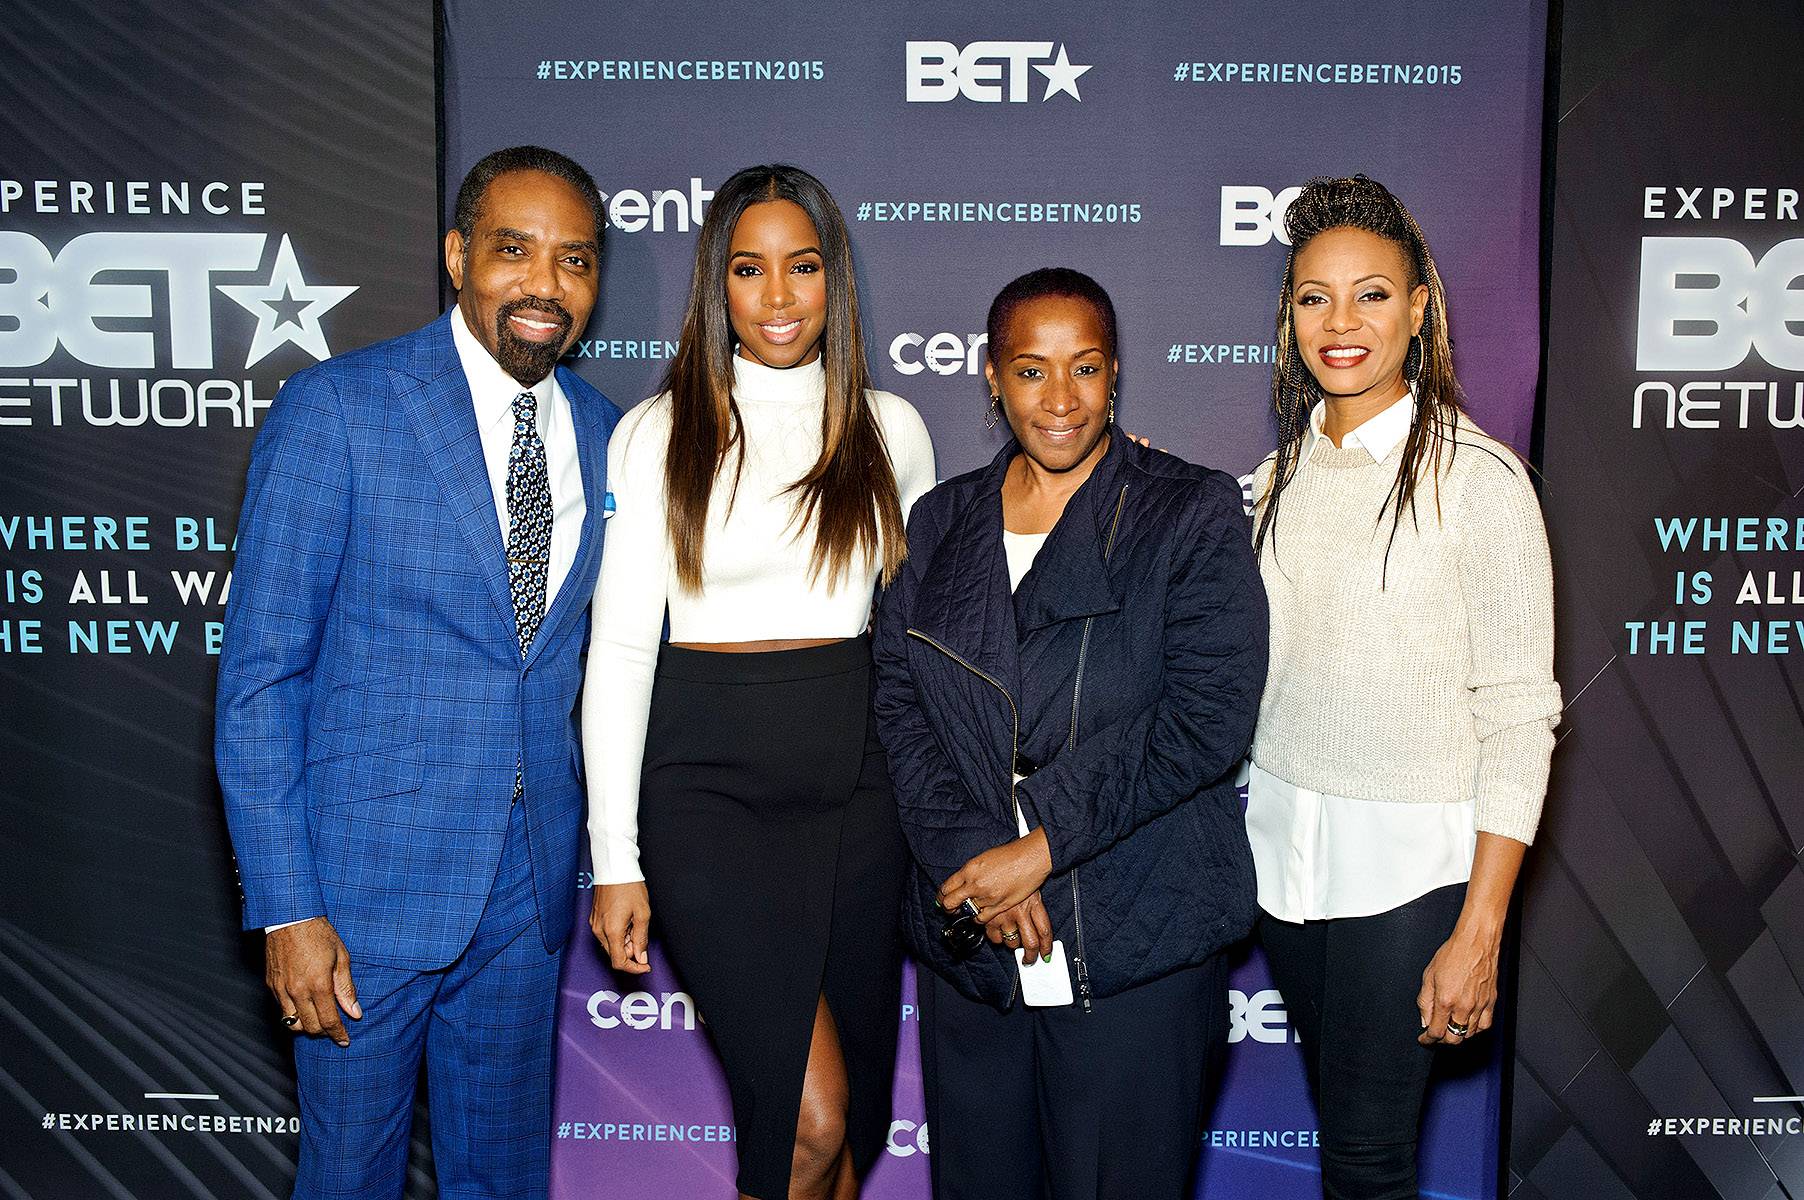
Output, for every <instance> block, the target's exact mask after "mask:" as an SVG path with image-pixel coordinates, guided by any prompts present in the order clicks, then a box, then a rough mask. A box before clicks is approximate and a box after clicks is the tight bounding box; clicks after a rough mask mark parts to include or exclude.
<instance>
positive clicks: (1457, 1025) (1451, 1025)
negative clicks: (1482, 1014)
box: [1447, 1018, 1472, 1037]
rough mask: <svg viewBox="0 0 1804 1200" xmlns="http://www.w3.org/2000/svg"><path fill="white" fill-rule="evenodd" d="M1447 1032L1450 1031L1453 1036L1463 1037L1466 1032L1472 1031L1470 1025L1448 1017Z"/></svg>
mask: <svg viewBox="0 0 1804 1200" xmlns="http://www.w3.org/2000/svg"><path fill="white" fill-rule="evenodd" d="M1447 1032H1448V1033H1451V1034H1452V1035H1453V1036H1454V1037H1465V1036H1466V1035H1467V1034H1468V1033H1471V1032H1472V1026H1470V1025H1466V1024H1463V1023H1461V1022H1459V1021H1455V1020H1452V1019H1451V1018H1449V1019H1448V1021H1447Z"/></svg>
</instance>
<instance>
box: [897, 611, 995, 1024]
mask: <svg viewBox="0 0 1804 1200" xmlns="http://www.w3.org/2000/svg"><path fill="white" fill-rule="evenodd" d="M908 636H909V637H912V638H919V639H920V640H921V641H923V642H926V643H927V644H928V645H929V646H932V647H933V648H934V649H935V650H938V651H939V652H940V653H941V654H944V655H945V656H946V657H947V658H949V659H951V660H952V661H953V662H955V663H957V664H958V665H959V666H961V667H963V668H964V669H965V670H967V671H969V672H971V674H973V675H975V676H977V677H978V678H979V679H981V680H983V681H984V682H985V683H987V684H989V685H990V686H991V687H993V688H995V689H996V690H997V691H999V692H1001V693H1002V698H1003V699H1004V700H1007V701H1008V710H1009V713H1010V714H1011V715H1012V717H1013V724H1014V728H1013V730H1012V731H1011V732H1010V735H1009V736H1010V739H1011V741H1010V745H1009V755H1008V798H1009V807H1010V808H1014V807H1015V806H1016V800H1015V760H1016V758H1017V757H1019V754H1020V750H1021V710H1020V709H1019V708H1017V707H1015V698H1014V697H1013V696H1011V695H1009V694H1008V689H1007V688H1005V687H1003V686H1002V684H1001V682H1000V681H999V680H997V679H996V677H995V676H993V675H991V674H989V673H988V672H985V671H980V670H978V669H977V668H976V667H975V666H973V665H971V664H970V663H968V662H966V661H965V660H964V659H963V658H961V657H959V656H958V655H957V654H955V653H953V652H952V651H951V650H948V649H947V648H946V647H945V646H944V645H942V644H940V643H939V642H937V641H935V640H934V639H933V638H931V637H929V636H927V635H926V634H924V633H922V632H921V631H920V630H918V629H910V630H909V631H908ZM1020 984H1021V973H1020V972H1019V971H1011V972H1010V973H1009V988H1008V1001H1007V1004H1005V1005H1004V1007H1010V1006H1013V1004H1014V1003H1015V989H1016V988H1017V987H1019V986H1020Z"/></svg>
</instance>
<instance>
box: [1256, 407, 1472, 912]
mask: <svg viewBox="0 0 1804 1200" xmlns="http://www.w3.org/2000/svg"><path fill="white" fill-rule="evenodd" d="M1414 413H1415V393H1414V392H1406V393H1405V394H1404V395H1403V396H1401V397H1399V398H1398V399H1397V401H1396V402H1395V403H1393V404H1391V405H1390V406H1389V407H1387V408H1385V409H1384V410H1383V411H1382V412H1379V413H1377V414H1375V415H1374V416H1372V417H1370V418H1368V419H1367V420H1365V421H1364V422H1362V423H1361V424H1360V425H1359V426H1358V427H1356V428H1354V429H1352V430H1350V431H1349V432H1348V433H1347V434H1346V435H1345V436H1344V437H1342V438H1341V448H1342V449H1343V450H1345V449H1348V448H1350V447H1354V446H1357V447H1358V448H1359V449H1361V450H1364V451H1365V452H1366V453H1367V454H1369V455H1371V456H1372V461H1373V462H1383V461H1384V459H1385V456H1386V455H1388V454H1390V452H1391V451H1392V450H1394V449H1396V448H1397V444H1398V443H1399V442H1401V441H1402V440H1403V439H1404V438H1405V437H1407V436H1409V424H1410V419H1411V418H1412V416H1413V415H1414ZM1323 416H1324V406H1323V405H1322V404H1321V403H1317V404H1316V406H1315V408H1314V409H1313V410H1312V411H1311V412H1310V414H1309V432H1308V433H1307V434H1306V435H1304V441H1303V450H1302V454H1301V456H1300V457H1299V458H1298V459H1297V470H1298V471H1299V472H1301V471H1305V470H1307V469H1308V467H1309V460H1310V458H1311V456H1312V455H1313V454H1314V453H1315V448H1316V446H1317V444H1318V443H1320V442H1321V440H1322V439H1323V438H1325V437H1326V436H1327V434H1325V433H1324V432H1322V420H1323ZM1246 822H1247V840H1248V841H1249V842H1250V843H1251V844H1252V848H1253V869H1254V873H1255V875H1256V877H1257V879H1258V888H1259V907H1260V908H1261V909H1263V910H1264V911H1265V912H1267V913H1269V914H1270V915H1271V916H1273V917H1276V918H1277V919H1278V920H1280V921H1293V922H1300V921H1319V920H1327V919H1330V918H1334V917H1368V916H1372V915H1374V914H1376V913H1381V912H1389V911H1390V910H1391V909H1393V908H1397V907H1399V906H1400V905H1404V904H1407V903H1409V902H1410V901H1411V900H1414V899H1417V898H1418V897H1421V896H1425V895H1427V894H1428V893H1429V892H1432V891H1434V890H1435V889H1436V888H1441V887H1446V886H1447V885H1449V884H1454V883H1464V882H1466V881H1468V880H1470V879H1471V877H1472V856H1473V854H1474V853H1475V852H1476V850H1477V847H1478V804H1477V800H1476V799H1473V800H1466V801H1454V802H1450V803H1444V804H1398V803H1392V802H1389V801H1384V800H1360V799H1356V798H1354V797H1350V796H1334V795H1329V794H1327V793H1325V792H1316V791H1311V790H1310V789H1308V788H1302V787H1298V786H1296V785H1295V784H1293V783H1291V782H1289V781H1288V780H1284V779H1280V778H1279V777H1278V776H1276V775H1273V774H1271V773H1270V772H1269V771H1265V770H1262V769H1261V768H1260V766H1259V764H1258V763H1257V762H1252V763H1250V764H1249V768H1248V774H1247V812H1246Z"/></svg>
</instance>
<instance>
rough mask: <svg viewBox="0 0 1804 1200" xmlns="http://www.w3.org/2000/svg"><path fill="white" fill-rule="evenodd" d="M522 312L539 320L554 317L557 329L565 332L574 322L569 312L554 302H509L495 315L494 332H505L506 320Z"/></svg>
mask: <svg viewBox="0 0 1804 1200" xmlns="http://www.w3.org/2000/svg"><path fill="white" fill-rule="evenodd" d="M523 312H529V313H537V314H540V316H541V319H544V318H551V317H555V318H557V322H558V326H559V328H560V329H563V330H565V331H568V330H569V328H570V326H571V325H572V324H573V323H575V320H576V318H574V317H572V316H571V315H570V310H569V309H567V308H565V307H564V306H563V305H562V304H559V303H558V302H557V301H556V300H511V301H509V302H508V303H506V304H503V305H502V306H501V310H500V311H499V312H497V313H496V314H495V325H496V332H497V333H504V332H506V330H507V321H508V318H509V317H511V316H513V315H514V314H515V313H523Z"/></svg>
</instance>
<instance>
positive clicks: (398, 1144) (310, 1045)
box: [294, 804, 562, 1200]
mask: <svg viewBox="0 0 1804 1200" xmlns="http://www.w3.org/2000/svg"><path fill="white" fill-rule="evenodd" d="M523 807H524V806H523V805H520V804H515V805H514V806H513V812H512V814H511V816H510V818H509V821H508V830H507V841H506V845H505V847H504V849H503V851H502V854H501V862H500V866H499V868H498V870H497V872H496V876H495V883H494V887H493V889H492V890H491V891H490V893H489V898H488V902H487V904H486V906H485V907H484V909H483V912H482V917H481V919H480V921H479V922H478V923H477V926H476V932H475V935H474V936H473V937H472V938H471V940H470V944H469V946H468V947H466V948H465V950H464V952H463V953H462V954H461V955H459V956H458V957H457V958H456V959H455V960H454V961H453V962H451V964H450V965H449V966H446V967H444V968H443V969H441V970H437V971H412V970H405V969H401V968H397V967H389V966H384V965H382V964H380V963H359V962H358V961H357V960H356V959H355V958H353V959H352V962H351V975H352V980H353V982H354V983H355V984H356V987H357V997H358V1000H359V1002H360V1003H361V1004H362V1005H363V1019H362V1020H360V1021H352V1020H349V1019H348V1018H347V1019H346V1021H345V1028H346V1029H347V1030H348V1031H349V1032H350V1034H351V1044H350V1046H349V1048H346V1049H340V1048H339V1047H338V1046H336V1045H334V1044H333V1043H332V1042H331V1041H330V1040H328V1039H326V1038H323V1037H319V1038H311V1037H306V1036H304V1035H303V1036H302V1037H300V1038H299V1039H297V1040H296V1042H295V1067H296V1073H297V1076H298V1081H299V1091H300V1104H301V1161H300V1170H299V1173H298V1174H297V1175H296V1177H295V1187H294V1196H295V1200H351V1198H353V1197H355V1198H357V1200H396V1198H397V1197H399V1196H400V1195H401V1194H402V1191H403V1186H404V1184H405V1176H406V1170H407V1154H408V1143H409V1141H410V1138H411V1134H412V1130H413V1112H414V1098H415V1094H416V1089H417V1087H418V1083H419V1075H420V1065H421V1062H422V1060H423V1061H424V1063H425V1066H426V1079H427V1086H428V1088H429V1090H430V1094H431V1107H432V1154H433V1159H434V1161H435V1164H436V1167H437V1175H438V1188H439V1195H440V1196H441V1197H442V1198H443V1200H475V1198H476V1197H482V1198H484V1200H502V1198H509V1200H512V1198H519V1200H528V1198H532V1200H543V1197H544V1196H545V1194H546V1191H547V1188H548V1186H549V1172H550V1145H551V1143H550V1122H551V1055H552V1016H553V1011H554V1007H555V1004H556V999H557V979H558V964H559V960H560V958H561V957H562V956H561V954H556V953H547V952H546V950H545V943H544V940H543V939H542V938H541V936H540V931H539V918H538V911H537V906H536V904H535V902H534V900H533V885H532V867H531V863H530V861H529V858H528V853H527V844H526V824H525V819H524V814H523V812H522V809H523Z"/></svg>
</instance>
